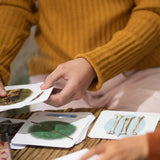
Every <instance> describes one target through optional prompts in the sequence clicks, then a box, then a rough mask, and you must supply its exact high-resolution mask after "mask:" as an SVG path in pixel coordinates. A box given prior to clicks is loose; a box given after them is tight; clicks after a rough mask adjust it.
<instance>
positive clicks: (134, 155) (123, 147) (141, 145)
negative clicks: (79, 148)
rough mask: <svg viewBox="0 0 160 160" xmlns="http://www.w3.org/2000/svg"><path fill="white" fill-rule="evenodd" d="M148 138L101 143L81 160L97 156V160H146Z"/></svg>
mask: <svg viewBox="0 0 160 160" xmlns="http://www.w3.org/2000/svg"><path fill="white" fill-rule="evenodd" d="M148 152H149V151H148V143H147V136H146V135H144V136H136V137H129V138H124V139H121V140H113V141H107V142H105V143H101V144H99V145H97V146H96V147H94V148H92V149H91V150H89V152H87V153H86V154H85V155H84V156H83V157H82V158H81V159H80V160H87V159H88V158H90V157H92V156H93V155H95V154H97V155H98V156H99V157H98V159H97V160H144V159H145V158H146V157H147V156H148Z"/></svg>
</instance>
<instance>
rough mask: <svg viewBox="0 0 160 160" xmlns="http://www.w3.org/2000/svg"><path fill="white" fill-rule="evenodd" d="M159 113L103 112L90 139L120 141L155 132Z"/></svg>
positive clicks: (159, 116) (159, 117)
mask: <svg viewBox="0 0 160 160" xmlns="http://www.w3.org/2000/svg"><path fill="white" fill-rule="evenodd" d="M159 119H160V114H158V113H145V112H144V113H143V112H123V111H107V110H106V111H102V112H101V114H100V116H99V117H98V119H97V121H96V123H95V125H94V126H93V128H92V129H91V131H90V133H89V135H88V136H89V137H90V138H104V139H120V138H123V137H126V136H135V135H142V134H145V133H147V132H153V131H154V130H155V128H156V126H157V123H158V121H159Z"/></svg>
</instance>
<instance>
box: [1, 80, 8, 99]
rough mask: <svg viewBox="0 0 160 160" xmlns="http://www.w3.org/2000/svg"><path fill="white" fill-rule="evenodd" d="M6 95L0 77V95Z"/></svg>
mask: <svg viewBox="0 0 160 160" xmlns="http://www.w3.org/2000/svg"><path fill="white" fill-rule="evenodd" d="M6 95H7V92H6V90H5V88H4V86H3V82H2V80H1V78H0V97H4V96H6Z"/></svg>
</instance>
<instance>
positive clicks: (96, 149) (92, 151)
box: [80, 143, 105, 160]
mask: <svg viewBox="0 0 160 160" xmlns="http://www.w3.org/2000/svg"><path fill="white" fill-rule="evenodd" d="M104 150H105V143H103V144H99V145H98V146H96V147H94V148H92V149H90V150H89V152H87V153H86V154H85V155H84V156H82V157H81V159H80V160H87V159H88V158H90V157H92V156H94V155H95V154H97V155H99V154H101V153H103V152H104ZM98 159H99V158H98Z"/></svg>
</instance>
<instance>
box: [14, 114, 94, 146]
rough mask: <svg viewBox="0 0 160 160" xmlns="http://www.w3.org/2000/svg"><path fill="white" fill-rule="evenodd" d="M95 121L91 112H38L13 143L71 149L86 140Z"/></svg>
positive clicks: (30, 118) (23, 127) (15, 137)
mask: <svg viewBox="0 0 160 160" xmlns="http://www.w3.org/2000/svg"><path fill="white" fill-rule="evenodd" d="M94 119H95V116H94V115H93V114H92V113H90V112H72V113H70V112H37V113H34V114H32V115H31V117H29V119H28V120H27V121H26V122H25V124H24V125H23V126H22V128H21V129H20V130H19V132H18V133H17V134H16V135H15V136H14V138H13V139H12V143H13V144H21V145H34V146H46V147H59V148H70V147H72V146H73V145H74V144H77V143H80V142H81V141H82V140H83V139H85V137H86V134H87V131H88V129H89V126H90V124H91V123H92V122H93V120H94Z"/></svg>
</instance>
